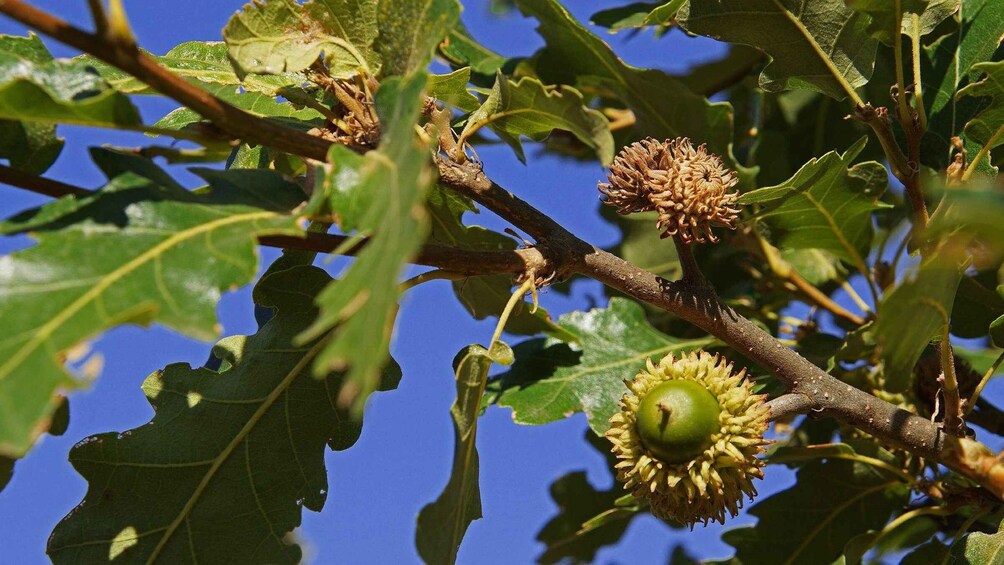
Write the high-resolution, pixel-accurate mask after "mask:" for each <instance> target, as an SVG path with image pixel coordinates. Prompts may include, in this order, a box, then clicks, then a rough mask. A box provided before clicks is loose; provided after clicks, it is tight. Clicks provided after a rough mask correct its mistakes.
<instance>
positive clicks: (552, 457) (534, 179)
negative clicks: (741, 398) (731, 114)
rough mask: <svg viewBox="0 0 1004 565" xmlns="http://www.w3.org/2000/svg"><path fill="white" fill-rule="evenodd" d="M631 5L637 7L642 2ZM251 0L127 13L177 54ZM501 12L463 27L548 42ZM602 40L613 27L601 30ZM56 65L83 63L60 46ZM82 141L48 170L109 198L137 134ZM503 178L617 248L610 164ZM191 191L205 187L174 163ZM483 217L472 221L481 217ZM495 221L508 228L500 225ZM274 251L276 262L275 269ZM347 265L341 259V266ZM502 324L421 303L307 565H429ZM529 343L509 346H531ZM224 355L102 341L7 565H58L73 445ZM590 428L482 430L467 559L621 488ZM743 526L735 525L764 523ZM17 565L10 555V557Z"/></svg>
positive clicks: (6, 246) (197, 347) (25, 504)
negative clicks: (105, 189)
mask: <svg viewBox="0 0 1004 565" xmlns="http://www.w3.org/2000/svg"><path fill="white" fill-rule="evenodd" d="M568 3H569V4H572V5H573V8H572V9H573V12H574V14H575V15H576V16H577V17H578V18H579V19H580V20H583V21H585V20H588V16H589V15H590V14H591V13H593V12H595V11H597V10H598V9H601V8H602V7H604V6H603V3H602V2H596V1H588V2H587V1H580V0H575V1H574V2H571V1H570V2H568ZM625 3H626V0H625ZM35 4H36V5H38V6H39V7H41V8H44V9H48V10H51V11H53V12H55V13H57V14H59V15H60V16H62V17H64V18H66V19H69V20H71V21H74V22H77V23H80V24H82V25H86V23H87V13H86V8H85V6H86V3H85V2H83V1H80V0H78V1H75V2H67V1H66V0H46V1H38V2H35ZM241 4H242V2H238V1H207V0H202V1H198V2H196V1H189V0H173V1H171V2H167V1H163V0H144V1H133V2H126V8H127V10H128V12H129V15H130V18H131V20H132V22H133V25H134V29H135V32H136V35H137V38H138V40H139V42H140V45H142V46H143V47H144V48H146V49H149V50H150V51H153V52H155V53H163V52H165V51H166V50H168V49H169V48H170V47H172V46H173V45H175V44H177V43H180V42H182V41H186V40H218V39H219V38H220V29H221V28H222V27H223V25H224V23H225V22H226V20H227V18H228V17H229V16H230V14H231V13H233V12H234V11H235V10H237V9H239V8H240V6H241ZM487 4H488V3H487V2H486V1H481V0H479V1H473V2H471V5H470V6H468V7H467V11H465V12H464V13H463V16H462V17H463V20H464V21H465V23H466V24H467V25H468V27H469V28H470V29H471V32H472V33H473V35H474V36H475V37H477V38H478V39H480V40H481V41H482V42H483V43H485V44H486V45H488V46H489V47H491V48H493V49H495V50H497V51H499V52H501V53H503V54H505V55H530V54H531V53H532V52H533V51H534V50H535V49H536V48H537V47H538V46H540V44H541V41H540V38H539V37H538V36H537V35H536V33H535V32H534V31H533V29H534V26H535V22H534V21H533V20H530V19H524V18H522V17H521V16H520V15H519V14H518V13H514V14H510V15H508V16H502V17H498V16H493V15H492V14H491V13H490V12H489V9H488V6H487ZM0 32H3V33H18V34H21V33H24V32H25V30H24V28H23V27H22V26H20V25H19V24H15V23H13V22H11V21H9V20H3V19H0ZM600 33H603V32H602V31H600ZM606 37H607V38H608V39H609V40H610V41H611V42H612V43H613V44H614V45H615V48H616V49H617V50H618V52H619V53H620V54H621V55H622V56H623V57H624V58H625V59H626V60H627V61H628V62H629V63H632V64H635V65H638V66H647V67H657V68H661V69H665V70H668V71H671V72H684V71H686V69H687V68H689V66H690V65H692V64H695V63H699V62H702V61H706V60H709V59H713V58H715V57H717V56H719V55H721V53H722V52H723V48H722V46H721V45H720V44H717V43H716V42H714V41H711V40H707V39H692V38H686V37H685V36H684V35H683V34H682V33H680V32H679V31H674V32H673V33H670V34H669V35H668V36H667V37H664V38H662V39H659V40H655V39H654V38H653V37H652V35H651V34H650V33H643V34H640V35H639V36H637V37H635V38H633V39H631V40H630V41H626V40H625V36H623V35H621V36H606ZM46 43H47V45H49V47H50V49H52V50H53V51H54V52H55V53H56V54H57V55H60V56H69V55H72V54H73V53H72V52H71V51H68V50H67V49H65V48H63V47H61V46H58V45H56V44H55V42H53V41H51V40H46ZM139 103H140V106H141V110H142V113H143V115H144V117H145V118H146V119H147V121H149V122H152V121H154V120H156V119H157V118H158V117H159V116H160V115H162V114H164V113H166V112H167V111H170V110H171V109H173V108H174V107H175V106H176V105H175V104H174V103H172V102H170V101H166V100H162V99H156V98H146V99H140V100H139ZM61 132H62V134H63V135H65V136H66V137H67V147H66V149H65V151H64V152H63V154H62V156H61V157H60V159H59V161H58V162H57V164H56V165H55V167H53V169H52V170H51V171H49V173H47V174H48V175H49V176H52V177H55V178H59V179H62V180H65V181H67V182H71V183H75V184H79V185H82V186H86V187H92V188H93V187H96V186H98V185H99V184H100V183H101V180H102V177H101V175H100V173H99V171H98V170H97V168H96V167H94V166H93V165H92V164H91V163H90V161H89V160H88V159H87V157H86V148H87V147H88V146H90V145H100V144H103V143H112V144H119V145H127V146H128V145H134V146H135V145H137V144H141V143H143V142H144V141H147V140H144V139H143V138H142V137H141V136H137V135H135V134H125V133H118V132H107V131H96V130H88V129H83V128H72V127H64V128H62V129H61ZM478 152H479V154H480V156H481V158H482V159H483V161H484V162H485V164H486V170H487V173H488V174H489V176H491V177H492V178H494V179H495V180H497V181H498V182H499V183H500V184H502V185H503V186H506V187H507V188H509V189H510V190H513V191H514V192H516V193H517V194H518V195H520V196H521V197H523V198H525V199H526V200H528V201H530V202H531V203H533V204H534V205H536V206H538V207H539V208H540V209H542V210H543V211H545V212H547V213H549V214H551V215H552V216H553V217H554V218H555V219H557V220H558V221H559V222H561V223H562V224H564V225H565V226H567V227H568V228H569V229H571V230H572V231H573V232H575V233H577V234H578V235H580V236H582V237H584V238H585V239H587V240H589V241H591V242H593V243H595V244H598V245H609V244H612V243H614V242H615V241H616V239H617V237H618V234H617V231H616V230H615V229H613V228H612V227H611V226H610V225H608V224H606V223H605V222H604V221H603V220H602V219H600V217H599V216H598V214H597V208H598V203H597V193H596V189H595V186H596V182H597V181H598V180H599V179H601V178H602V177H603V174H604V171H603V170H602V169H601V168H600V167H599V165H597V164H595V163H594V164H581V163H576V162H573V161H570V160H564V159H560V158H556V157H541V156H539V155H537V154H536V151H535V150H534V149H533V148H530V149H529V151H528V157H529V158H528V164H527V165H526V166H524V165H521V164H520V163H519V162H518V161H516V159H515V158H514V157H513V156H512V154H511V153H510V152H509V151H508V149H506V148H504V147H502V148H498V147H487V148H483V149H479V150H478ZM174 172H176V173H177V174H178V175H179V178H180V179H182V180H183V181H185V182H189V183H190V184H192V183H194V182H195V181H194V178H193V177H192V176H191V175H189V174H188V173H185V172H184V170H183V169H179V168H175V169H174ZM2 195H3V196H2V198H0V214H2V215H3V216H7V215H10V214H12V213H14V212H17V211H19V210H22V209H24V208H27V207H31V206H35V205H38V204H41V203H43V202H44V201H45V199H43V198H41V197H38V196H35V195H32V194H28V193H22V192H20V191H16V190H9V189H4V191H3V193H2ZM468 221H471V220H468ZM477 221H478V222H482V223H484V224H486V225H489V226H492V227H495V228H498V229H500V228H502V227H505V224H503V223H500V222H498V221H497V220H496V219H494V218H492V217H491V215H490V214H489V213H487V212H486V213H482V214H481V215H480V216H479V217H477ZM29 244H30V242H29V241H27V240H26V239H23V238H22V239H13V240H5V241H0V252H5V253H6V252H9V251H11V250H13V249H15V248H17V247H23V246H25V245H29ZM274 257H275V253H274V252H272V251H270V250H266V252H265V253H264V257H263V261H264V263H263V264H267V262H268V261H269V260H271V259H272V258H274ZM342 264H343V262H335V263H330V264H328V266H329V268H331V269H333V270H335V269H337V268H339V267H341V265H342ZM541 302H542V305H543V306H545V307H546V308H547V309H548V310H549V311H550V312H551V313H552V315H559V314H561V313H563V312H567V311H570V310H574V309H583V308H588V307H589V306H590V305H591V304H600V305H604V304H605V303H606V299H605V298H604V297H603V293H602V291H601V289H600V287H599V285H598V284H597V283H594V282H591V281H583V282H578V283H576V284H575V285H574V286H573V292H572V294H571V295H570V296H565V295H562V294H559V293H555V292H546V291H545V292H544V294H543V295H542V298H541ZM219 313H220V319H221V321H222V324H223V327H224V332H225V334H227V335H232V334H248V333H253V332H254V331H255V323H254V317H253V308H252V305H251V298H250V290H249V289H248V288H244V289H241V290H239V291H236V292H233V293H230V294H228V295H226V296H225V297H224V298H223V300H222V302H221V304H220V308H219ZM493 327H494V321H485V322H476V321H474V320H472V319H471V318H470V317H469V316H468V315H467V313H466V312H465V311H464V310H463V309H462V307H461V306H460V305H459V303H457V301H456V300H455V298H454V297H453V294H452V292H451V291H450V288H449V283H447V282H444V281H435V282H431V283H428V284H425V285H422V286H420V287H418V288H416V289H414V290H412V291H410V292H409V293H408V295H407V296H406V297H405V298H404V304H403V308H402V309H401V313H400V318H399V321H398V326H397V330H396V332H397V339H396V340H395V342H394V344H393V347H392V353H393V355H394V356H395V357H396V359H397V360H398V361H399V362H400V364H401V365H402V367H403V370H404V379H403V380H402V382H401V386H400V388H399V389H398V390H396V391H393V392H389V393H381V394H378V395H375V396H374V397H373V398H372V400H371V402H370V405H369V407H368V410H367V413H366V420H367V421H366V424H365V426H364V430H363V433H362V437H361V439H360V440H359V442H358V443H357V444H356V446H354V447H353V448H352V449H350V450H348V451H346V452H340V453H331V452H329V453H328V455H327V463H328V471H329V483H330V485H329V495H328V500H327V504H326V506H325V508H324V511H323V512H321V513H316V514H315V513H312V512H309V511H305V512H304V515H303V528H302V529H301V531H300V533H301V535H302V537H303V539H304V540H305V546H306V554H307V562H313V563H351V564H370V563H372V564H385V563H415V562H418V556H417V553H416V552H415V549H414V540H413V538H414V523H415V522H414V521H415V516H416V515H417V513H418V511H419V510H420V509H421V508H422V506H423V505H425V504H426V503H428V502H429V501H432V500H434V499H435V498H436V496H437V495H438V493H439V492H440V491H441V489H442V488H443V486H444V485H445V483H446V481H447V479H448V473H449V469H450V465H451V459H452V428H451V424H450V418H449V407H450V404H451V403H452V402H453V397H454V393H455V388H454V383H453V374H452V371H451V368H450V362H451V360H452V359H453V356H454V354H455V353H456V352H457V351H458V350H459V349H461V348H462V347H463V346H465V345H467V344H469V343H474V342H480V343H485V342H486V341H487V340H488V339H489V338H490V336H491V332H492V329H493ZM518 341H519V339H518V338H516V339H510V340H509V343H510V344H514V343H516V342H518ZM211 345H212V344H210V343H202V342H196V341H193V340H190V339H187V338H184V337H182V336H179V335H178V334H175V333H173V332H171V331H167V330H164V329H162V328H157V327H154V328H151V329H143V328H137V327H123V328H118V329H115V330H113V331H111V332H108V333H107V334H105V335H104V336H103V337H102V338H101V339H100V340H98V342H97V343H96V344H95V347H96V350H97V351H99V352H100V353H102V354H103V356H104V359H105V366H104V371H103V373H102V375H101V376H100V378H99V379H98V380H97V381H96V382H95V384H94V386H93V387H91V388H90V389H88V390H86V391H84V392H81V393H78V394H76V395H74V396H73V397H72V398H71V404H70V406H71V423H70V427H69V430H68V431H67V432H66V434H65V435H64V436H62V437H58V438H57V437H45V438H44V440H43V441H42V442H41V443H40V444H39V445H38V446H37V447H36V448H35V450H34V451H32V452H31V454H30V455H29V456H28V457H27V458H26V459H24V460H22V461H20V462H19V463H18V465H17V468H16V472H15V476H14V480H13V481H12V483H11V484H10V485H9V486H8V487H7V489H6V490H5V491H4V492H3V493H0V524H3V527H2V528H0V547H2V548H4V553H3V556H0V562H2V563H11V564H14V563H17V564H24V565H28V564H33V563H45V562H47V561H48V560H47V558H46V557H45V553H44V549H45V542H46V538H47V537H48V535H49V532H50V531H51V529H52V527H53V526H54V525H55V524H56V522H57V521H58V520H59V519H60V518H61V517H62V516H63V515H64V514H65V513H66V512H67V511H69V510H70V509H71V508H72V507H73V506H74V505H75V504H76V503H77V502H78V501H79V500H80V499H81V497H82V496H83V494H84V492H85V489H86V485H85V483H84V481H83V479H82V478H80V477H79V476H78V475H77V474H76V473H75V472H74V471H73V469H72V468H71V467H70V465H69V463H68V462H67V460H66V457H67V453H68V451H69V449H70V447H71V446H72V445H73V444H74V443H76V442H77V441H79V440H81V439H83V438H84V437H86V436H88V435H90V434H93V433H98V432H105V431H110V430H120V431H121V430H125V429H128V428H132V427H135V426H137V425H140V424H142V423H144V422H146V421H147V420H148V419H149V418H150V416H151V413H152V412H151V409H150V407H149V405H148V403H147V402H146V399H145V398H144V396H143V394H142V392H141V391H140V388H139V386H140V383H141V382H142V381H143V379H144V378H145V377H146V376H147V375H148V374H150V373H151V372H153V371H155V370H157V369H159V368H161V367H163V366H165V365H167V364H168V363H172V362H179V361H183V362H188V363H191V364H193V365H200V364H202V363H203V362H204V361H205V359H206V358H207V356H208V354H209V350H210V347H211ZM585 430H586V426H585V420H584V418H583V417H582V416H581V415H576V416H574V417H572V418H569V419H567V420H565V421H562V422H558V423H555V424H551V425H548V426H542V427H528V426H518V425H515V424H513V423H512V421H511V416H510V413H509V411H508V410H507V409H499V408H493V409H491V410H489V411H488V413H487V414H486V415H485V416H484V418H483V419H482V421H481V423H480V425H479V429H478V432H479V433H478V446H479V450H480V455H481V492H482V498H483V507H484V514H485V517H484V519H482V520H480V521H477V522H475V523H474V524H473V525H472V526H471V528H470V530H469V531H468V534H467V538H466V540H465V543H464V546H463V547H462V549H461V552H460V556H459V561H460V562H461V563H478V564H496V563H497V564H500V565H501V564H516V563H529V562H532V561H533V559H534V557H535V556H537V555H538V554H539V553H540V552H541V551H542V550H543V546H542V545H541V544H539V543H537V542H536V541H535V540H534V537H535V535H536V533H537V531H538V530H539V529H540V527H541V526H542V525H543V524H545V523H546V522H547V521H548V520H549V519H550V517H551V516H553V515H554V512H555V506H554V504H553V503H552V501H551V499H550V496H549V494H548V487H549V486H550V484H551V483H552V482H553V481H554V480H555V479H557V478H559V477H561V476H562V475H564V474H566V473H568V472H571V471H576V470H586V471H587V472H588V476H589V479H590V480H591V481H592V482H593V483H594V484H595V485H597V486H598V487H601V488H607V487H609V486H610V485H611V484H612V478H611V476H610V474H609V472H608V471H607V470H606V467H605V464H604V462H603V459H602V457H601V455H600V454H599V453H597V452H596V451H594V450H593V449H592V448H591V447H589V446H588V445H587V444H586V443H585V441H583V435H584V433H585ZM790 480H791V476H790V473H788V472H787V471H786V470H784V469H778V468H771V469H770V470H769V471H768V479H767V480H766V481H764V483H763V484H762V488H761V493H762V494H768V493H770V492H774V491H776V490H778V489H780V488H784V487H785V486H787V485H788V484H789V483H790ZM749 522H750V520H749V519H747V518H739V519H737V520H734V521H732V522H730V524H729V525H728V526H726V527H725V528H731V527H735V526H738V525H740V524H747V523H749ZM722 529H723V527H720V526H712V527H707V528H701V527H698V528H697V529H696V530H695V531H693V532H685V531H674V530H671V529H669V528H668V527H666V526H665V525H663V524H662V523H660V522H659V521H658V520H655V519H654V518H651V517H649V516H643V517H639V518H638V519H636V520H635V521H634V523H633V524H632V526H631V528H630V529H629V530H628V532H627V533H626V535H625V536H624V538H623V541H622V543H621V544H619V545H618V546H615V547H613V548H608V549H606V550H604V551H602V552H601V553H600V555H599V557H598V560H597V562H599V563H632V564H640V565H643V564H649V563H652V564H654V563H665V562H666V561H667V557H668V555H669V553H670V551H671V550H672V548H673V547H674V546H675V545H676V544H679V543H686V545H687V548H688V549H689V550H690V551H691V553H692V554H693V555H695V556H700V557H725V556H727V555H729V554H730V553H731V550H730V548H729V547H728V546H726V545H724V544H723V543H721V542H720V541H719V539H718V538H719V535H720V533H721V531H722ZM4 560H9V561H4Z"/></svg>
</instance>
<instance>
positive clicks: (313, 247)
mask: <svg viewBox="0 0 1004 565" xmlns="http://www.w3.org/2000/svg"><path fill="white" fill-rule="evenodd" d="M348 239H349V238H348V237H346V236H343V235H334V234H326V233H307V234H306V237H296V236H284V235H279V236H276V235H271V236H262V237H259V238H258V243H260V244H262V245H264V246H266V247H278V248H281V249H300V250H304V251H316V252H318V253H331V252H333V251H335V250H336V249H339V248H340V247H341V246H342V245H344V244H345V243H346V241H348ZM367 241H368V240H366V239H363V240H361V241H360V242H359V243H357V244H355V245H352V246H351V247H349V248H347V249H344V250H340V252H341V254H343V255H356V254H357V253H359V251H361V250H362V249H363V247H365V246H366V243H367ZM411 263H413V264H415V265H426V266H429V267H436V268H438V269H442V270H444V271H449V272H451V273H456V274H460V275H468V276H481V275H497V274H512V275H518V274H522V273H525V272H527V271H529V270H533V269H537V270H541V269H546V260H545V259H544V257H543V255H542V254H541V253H540V251H538V250H537V249H534V248H529V249H519V250H516V251H472V250H468V249H458V248H456V247H449V246H446V245H436V244H426V245H424V246H422V249H421V251H419V254H418V256H416V257H415V258H414V259H412V260H411Z"/></svg>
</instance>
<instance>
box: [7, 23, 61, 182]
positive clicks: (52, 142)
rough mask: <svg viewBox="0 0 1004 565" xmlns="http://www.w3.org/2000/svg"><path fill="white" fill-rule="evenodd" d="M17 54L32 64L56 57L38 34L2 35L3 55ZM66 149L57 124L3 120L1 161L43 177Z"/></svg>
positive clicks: (48, 60) (15, 55)
mask: <svg viewBox="0 0 1004 565" xmlns="http://www.w3.org/2000/svg"><path fill="white" fill-rule="evenodd" d="M3 54H7V55H13V56H14V57H17V58H22V59H24V60H27V61H31V62H32V63H47V62H51V61H52V55H51V54H50V53H49V50H48V49H46V48H45V45H44V44H43V43H42V41H41V40H40V39H39V38H38V36H37V35H35V34H33V33H32V34H29V35H28V36H27V37H22V36H17V35H0V55H3ZM62 150H63V140H62V139H61V138H59V137H57V136H56V125H55V124H51V123H39V122H32V121H22V120H16V119H14V120H0V159H6V160H7V162H8V163H9V164H10V166H11V167H12V168H15V169H19V170H22V171H24V172H27V173H31V174H35V175H40V174H42V173H44V172H45V171H46V170H48V168H49V167H51V166H52V164H53V163H54V162H56V158H57V157H59V154H60V152H62Z"/></svg>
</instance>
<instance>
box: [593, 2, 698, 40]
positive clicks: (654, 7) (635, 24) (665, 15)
mask: <svg viewBox="0 0 1004 565" xmlns="http://www.w3.org/2000/svg"><path fill="white" fill-rule="evenodd" d="M684 4H686V0H671V1H670V2H665V3H663V2H635V3H633V4H627V5H625V6H620V7H617V8H608V9H606V10H600V11H599V12H596V13H595V14H593V15H592V17H590V18H589V20H590V22H591V23H593V24H595V25H598V26H603V27H606V28H610V33H617V32H618V31H622V30H625V29H638V28H643V27H648V26H660V27H662V26H668V25H670V24H671V23H672V22H673V18H675V17H676V13H677V12H678V11H680V8H682V7H683V5H684Z"/></svg>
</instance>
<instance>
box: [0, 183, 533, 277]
mask: <svg viewBox="0 0 1004 565" xmlns="http://www.w3.org/2000/svg"><path fill="white" fill-rule="evenodd" d="M0 183H5V184H9V185H11V186H16V187H18V188H23V189H25V190H29V191H31V192H34V193H37V194H42V195H45V196H51V197H54V198H59V197H62V196H66V195H71V194H72V195H75V196H84V195H88V194H91V193H92V192H93V191H91V190H88V189H86V188H81V187H79V186H74V185H71V184H65V183H61V182H59V181H54V180H51V179H47V178H44V177H36V176H34V175H29V174H27V173H23V172H21V171H18V170H16V169H11V168H10V167H5V166H3V165H0ZM349 239H350V238H349V237H348V236H344V235H334V234H328V233H317V232H307V233H305V234H304V237H297V236H292V235H266V236H261V237H259V238H258V243H260V244H261V245H264V246H266V247H277V248H280V249H297V250H301V251H314V252H318V253H333V252H334V251H336V250H337V251H339V253H341V254H342V255H356V254H357V253H359V251H361V250H362V249H363V247H365V246H366V243H367V242H368V240H367V239H361V240H359V242H358V243H356V244H355V245H352V246H349V247H347V248H344V249H342V246H343V245H345V243H346V242H348V241H349ZM411 263H413V264H415V265H426V266H429V267H436V268H439V269H442V270H444V271H449V272H451V273H456V274H459V275H467V276H482V275H498V274H512V275H520V274H523V273H526V272H530V271H536V272H545V271H547V269H548V268H549V266H548V261H547V259H546V258H545V257H544V255H543V254H542V253H541V252H540V251H539V250H538V249H535V248H532V247H531V248H528V249H519V250H514V251H473V250H469V249H459V248H456V247H449V246H446V245H436V244H426V245H424V246H422V248H421V250H420V251H419V253H418V255H417V256H416V257H415V258H414V259H412V261H411Z"/></svg>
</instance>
